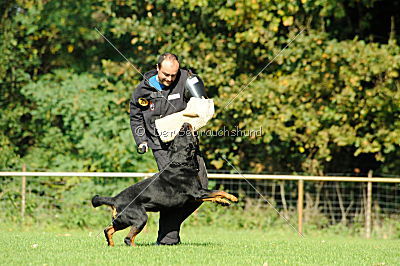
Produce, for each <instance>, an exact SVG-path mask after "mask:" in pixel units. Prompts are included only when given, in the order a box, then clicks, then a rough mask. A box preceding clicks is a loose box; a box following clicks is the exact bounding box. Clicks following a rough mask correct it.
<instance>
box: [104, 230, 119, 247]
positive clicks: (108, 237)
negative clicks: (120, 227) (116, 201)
mask: <svg viewBox="0 0 400 266" xmlns="http://www.w3.org/2000/svg"><path fill="white" fill-rule="evenodd" d="M116 231H117V230H115V228H114V226H112V225H110V226H108V227H107V228H106V229H104V235H105V236H106V240H107V243H108V245H109V246H110V247H113V246H114V241H113V239H112V237H113V234H114V233H115V232H116Z"/></svg>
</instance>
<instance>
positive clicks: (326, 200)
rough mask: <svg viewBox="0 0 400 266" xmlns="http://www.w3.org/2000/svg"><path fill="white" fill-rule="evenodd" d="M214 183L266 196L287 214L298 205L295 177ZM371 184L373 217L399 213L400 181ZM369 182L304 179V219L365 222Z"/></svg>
mask: <svg viewBox="0 0 400 266" xmlns="http://www.w3.org/2000/svg"><path fill="white" fill-rule="evenodd" d="M211 185H212V186H213V188H215V189H224V190H226V191H229V192H233V193H237V194H239V195H241V198H250V199H259V200H267V201H269V202H270V203H271V204H272V205H274V207H275V208H276V209H277V210H279V211H280V212H282V213H283V214H284V215H285V216H288V217H289V216H290V214H293V213H294V212H295V211H296V210H297V208H298V205H297V204H298V181H296V180H290V181H287V180H244V179H214V180H213V181H212V182H211ZM371 185H372V213H371V215H372V216H373V220H374V221H376V222H378V221H379V220H381V219H384V218H388V217H389V218H390V217H400V183H372V184H371ZM367 186H368V183H364V182H343V181H339V182H335V181H305V182H304V206H303V212H304V222H305V223H307V222H308V221H311V220H315V219H320V221H319V223H320V224H321V223H323V224H326V225H335V224H338V223H342V224H344V225H347V224H352V223H354V222H362V223H363V222H365V221H366V217H367V212H366V211H367V204H368V198H367ZM254 188H255V189H254ZM265 204H267V203H265Z"/></svg>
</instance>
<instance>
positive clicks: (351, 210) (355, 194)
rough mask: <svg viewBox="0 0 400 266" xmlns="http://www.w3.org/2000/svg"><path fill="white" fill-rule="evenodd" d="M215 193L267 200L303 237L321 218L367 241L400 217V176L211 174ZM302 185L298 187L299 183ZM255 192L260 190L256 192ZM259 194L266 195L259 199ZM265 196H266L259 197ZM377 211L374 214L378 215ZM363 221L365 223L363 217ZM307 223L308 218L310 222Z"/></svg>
mask: <svg viewBox="0 0 400 266" xmlns="http://www.w3.org/2000/svg"><path fill="white" fill-rule="evenodd" d="M154 174H155V173H122V172H26V171H22V172H0V177H1V176H3V177H22V178H23V180H24V179H25V178H26V177H101V178H104V177H106V178H108V177H110V178H113V177H115V178H119V177H125V178H126V177H131V178H148V177H151V176H153V175H154ZM208 178H209V179H210V180H214V185H213V186H215V187H216V188H218V186H223V187H224V189H227V190H228V191H231V192H240V191H242V192H243V191H244V192H245V194H246V196H248V197H252V198H260V199H261V198H264V196H267V197H266V198H268V199H269V200H271V201H272V202H273V204H275V205H277V208H278V209H280V210H281V211H282V212H283V213H284V214H285V213H286V215H287V213H288V211H290V210H293V211H296V209H297V214H298V231H299V233H301V234H302V232H303V222H304V223H305V224H306V223H307V217H308V216H307V215H309V214H310V213H313V212H314V213H319V214H322V215H324V217H327V219H329V220H330V221H331V224H334V223H337V222H344V223H345V224H346V222H348V221H351V220H357V219H362V221H364V227H365V236H366V237H367V238H369V237H370V236H371V228H372V222H371V221H372V220H373V219H372V218H373V217H374V218H377V217H379V215H380V214H377V211H376V209H379V211H380V213H384V214H389V215H390V214H395V215H400V177H393V178H387V177H372V172H370V173H369V176H368V177H346V176H299V175H256V174H244V175H241V174H216V173H209V174H208ZM296 181H297V182H296ZM24 186H25V182H22V188H21V199H22V202H21V214H22V216H23V214H24V211H25V210H24V208H25V202H24V201H25V189H26V188H25V187H24ZM254 188H256V189H257V192H256V190H254ZM258 192H259V193H261V194H262V195H258ZM260 196H261V197H260ZM373 207H374V210H373ZM360 217H361V218H360ZM305 218H306V219H305Z"/></svg>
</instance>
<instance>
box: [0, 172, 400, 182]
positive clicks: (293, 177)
mask: <svg viewBox="0 0 400 266" xmlns="http://www.w3.org/2000/svg"><path fill="white" fill-rule="evenodd" d="M154 174H155V173H121V172H120V173H118V172H0V176H37V177H39V176H47V177H145V178H146V177H151V176H153V175H154ZM208 178H209V179H249V180H297V181H299V180H304V181H335V182H372V183H400V177H393V178H392V177H348V176H301V175H256V174H243V175H241V174H214V173H208Z"/></svg>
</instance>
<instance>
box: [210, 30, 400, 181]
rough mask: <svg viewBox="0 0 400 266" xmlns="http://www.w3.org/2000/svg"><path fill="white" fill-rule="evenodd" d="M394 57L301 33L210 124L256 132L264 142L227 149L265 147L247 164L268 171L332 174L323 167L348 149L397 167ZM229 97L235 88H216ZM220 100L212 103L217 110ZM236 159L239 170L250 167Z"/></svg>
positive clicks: (384, 50) (391, 49)
mask: <svg viewBox="0 0 400 266" xmlns="http://www.w3.org/2000/svg"><path fill="white" fill-rule="evenodd" d="M398 53H399V48H398V47H397V46H391V45H381V46H380V45H377V44H365V43H364V42H362V41H357V40H353V41H342V42H337V41H335V40H328V39H327V37H326V35H318V34H309V35H307V36H303V37H302V38H301V39H300V40H298V41H297V42H296V43H294V44H292V46H291V47H289V48H288V49H287V51H286V52H285V56H282V57H280V58H279V59H277V62H276V71H274V72H273V73H271V74H266V75H264V76H262V77H261V78H259V80H258V81H255V82H254V83H252V84H251V86H250V87H249V88H247V90H245V91H243V93H241V94H239V97H238V98H237V99H236V100H234V101H233V102H232V104H230V105H228V106H227V108H226V109H223V110H221V114H220V115H219V116H218V119H217V120H215V121H216V122H215V123H216V124H217V125H218V126H220V127H222V126H225V125H227V124H228V121H229V124H230V126H231V127H233V126H235V125H239V127H240V128H243V129H247V130H250V129H255V128H259V127H261V128H262V129H263V131H264V136H263V139H261V140H260V139H254V138H253V139H251V138H247V139H245V140H243V141H241V142H242V143H240V142H239V144H238V146H239V147H236V149H235V146H234V147H233V149H232V148H231V152H232V153H234V154H236V156H237V157H239V158H240V157H241V156H240V151H241V149H246V148H247V147H249V146H250V145H254V146H259V147H261V145H262V144H268V146H266V147H265V148H264V150H262V149H258V153H257V154H256V155H253V156H252V160H250V161H251V163H253V164H257V163H259V164H261V165H268V164H270V166H269V167H270V168H269V169H268V170H270V171H271V170H272V171H284V169H285V168H286V169H288V170H290V171H297V172H308V173H313V174H323V173H324V170H325V169H328V171H329V170H331V171H332V170H333V171H337V169H334V168H333V167H331V164H330V162H331V161H336V160H337V159H338V158H343V153H348V151H349V150H350V151H351V150H352V153H353V155H354V156H355V157H357V156H358V155H360V154H373V155H374V156H375V160H376V161H381V162H386V163H388V164H394V163H397V162H398V160H397V159H394V161H392V160H393V155H394V154H396V153H397V150H398V147H399V145H400V142H399V139H400V131H399V119H398V116H399V113H398V110H400V104H399V100H398V99H399V98H400V87H399V81H398V76H399V71H400V57H399V56H398ZM236 93H239V91H237V90H234V89H228V88H223V89H221V93H220V95H221V96H226V97H229V95H230V94H234V95H236ZM221 98H222V99H224V98H225V97H221ZM226 103H228V101H226V100H223V101H221V102H219V103H218V104H219V105H220V106H222V107H224V106H225V104H226ZM236 110H242V114H241V115H238V114H237V112H236ZM228 117H233V118H234V120H233V121H232V119H228ZM235 118H236V119H235ZM225 147H226V146H225ZM240 147H242V148H240ZM346 148H349V149H348V150H346ZM235 150H239V152H235ZM226 152H227V151H226V149H225V150H224V149H223V148H222V149H221V153H223V154H224V153H226ZM350 155H352V154H350ZM243 156H246V157H247V156H248V153H243ZM215 157H218V155H216V156H215ZM253 157H254V158H253ZM232 158H235V157H232ZM270 158H273V159H272V161H269V160H270ZM243 159H244V158H240V160H241V161H242V164H243V165H244V166H243V168H245V169H246V168H248V167H249V165H248V164H246V161H244V160H243ZM221 160H222V159H221ZM221 160H220V161H221ZM232 160H234V161H235V162H237V161H238V160H239V159H237V158H236V159H232ZM385 160H386V161H385ZM243 162H244V163H243ZM250 166H251V164H250ZM335 166H336V165H335ZM282 167H283V168H282ZM346 167H347V165H346V164H342V169H341V171H342V172H345V170H347V171H349V170H350V171H351V170H352V169H351V168H350V169H348V168H347V169H346ZM358 167H364V166H358ZM370 167H372V166H370ZM262 169H264V168H262ZM364 170H365V169H364ZM391 170H392V171H396V170H395V169H394V168H392V169H391Z"/></svg>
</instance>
